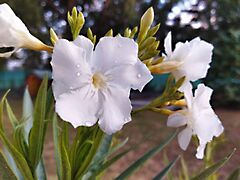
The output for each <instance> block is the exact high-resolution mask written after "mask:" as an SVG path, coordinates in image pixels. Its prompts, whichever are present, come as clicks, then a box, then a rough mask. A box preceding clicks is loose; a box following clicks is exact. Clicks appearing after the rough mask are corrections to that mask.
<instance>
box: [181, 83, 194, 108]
mask: <svg viewBox="0 0 240 180" xmlns="http://www.w3.org/2000/svg"><path fill="white" fill-rule="evenodd" d="M181 90H182V92H183V93H184V99H185V101H186V102H187V107H188V109H189V110H191V109H192V103H193V92H192V84H191V83H190V82H188V83H184V86H183V87H181Z"/></svg>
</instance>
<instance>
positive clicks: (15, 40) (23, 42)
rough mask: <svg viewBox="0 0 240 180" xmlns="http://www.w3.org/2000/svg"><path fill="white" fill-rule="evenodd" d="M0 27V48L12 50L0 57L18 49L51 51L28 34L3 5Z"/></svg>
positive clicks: (10, 10)
mask: <svg viewBox="0 0 240 180" xmlns="http://www.w3.org/2000/svg"><path fill="white" fill-rule="evenodd" d="M0 27H1V28H0V48H7V47H8V48H9V47H10V48H12V49H11V51H10V52H5V53H0V57H9V56H11V54H12V53H14V52H15V51H17V50H18V49H19V48H28V49H33V50H47V51H50V50H51V48H50V47H48V46H46V45H45V44H43V43H42V42H41V41H40V40H38V39H37V38H36V37H34V36H32V35H31V34H30V32H29V31H28V29H27V27H26V26H25V25H24V23H23V22H22V21H21V20H20V19H19V18H18V17H17V16H16V15H15V13H14V12H13V11H12V9H11V8H10V7H9V6H8V5H7V4H5V3H4V4H1V5H0Z"/></svg>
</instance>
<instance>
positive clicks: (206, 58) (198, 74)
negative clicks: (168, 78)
mask: <svg viewBox="0 0 240 180" xmlns="http://www.w3.org/2000/svg"><path fill="white" fill-rule="evenodd" d="M187 49H189V53H188V55H187V56H186V57H185V58H184V64H183V65H182V66H181V68H179V71H181V72H182V73H183V74H184V75H185V76H186V77H187V78H188V80H190V81H196V80H198V79H201V78H204V77H206V75H207V71H208V69H209V67H210V66H209V63H210V62H211V58H212V50H213V46H212V45H211V44H209V43H207V42H205V41H202V40H200V39H199V38H195V39H193V40H192V41H191V42H189V47H188V48H187Z"/></svg>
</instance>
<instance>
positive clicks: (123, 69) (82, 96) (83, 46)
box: [51, 36, 152, 134]
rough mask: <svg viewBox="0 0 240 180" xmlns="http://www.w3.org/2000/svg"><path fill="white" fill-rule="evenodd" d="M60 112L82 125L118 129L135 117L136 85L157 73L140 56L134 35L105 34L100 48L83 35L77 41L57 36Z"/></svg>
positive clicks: (54, 60) (55, 83) (55, 71)
mask: <svg viewBox="0 0 240 180" xmlns="http://www.w3.org/2000/svg"><path fill="white" fill-rule="evenodd" d="M51 64H52V68H53V92H54V97H55V100H56V112H57V113H58V114H59V116H60V117H61V118H62V119H63V120H65V121H68V122H70V123H71V124H72V125H73V126H74V127H75V128H76V127H78V126H93V125H94V124H95V123H96V122H97V121H98V124H99V126H100V128H101V129H102V130H103V131H104V132H106V133H107V134H112V133H114V132H116V131H118V130H120V129H121V128H122V126H123V125H124V124H125V123H127V122H129V121H130V120H131V115H130V113H131V110H132V106H131V102H130V99H129V94H130V89H131V88H132V89H138V90H140V91H141V90H142V89H143V87H144V86H145V85H146V84H147V83H148V82H149V81H150V80H151V79H152V75H151V73H150V71H149V70H148V68H147V67H146V66H145V64H143V63H142V62H141V61H140V60H139V59H138V45H137V43H135V42H134V41H133V40H132V39H129V38H124V37H121V36H117V37H103V38H101V39H100V41H99V43H98V44H97V46H96V48H95V50H94V45H93V44H92V42H91V41H90V40H89V39H87V38H86V37H84V36H78V38H77V39H76V40H74V41H73V42H69V41H67V40H64V39H60V40H58V41H57V42H56V44H55V47H54V50H53V58H52V61H51Z"/></svg>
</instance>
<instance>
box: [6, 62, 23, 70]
mask: <svg viewBox="0 0 240 180" xmlns="http://www.w3.org/2000/svg"><path fill="white" fill-rule="evenodd" d="M23 64H24V61H22V60H17V59H10V60H9V61H7V65H6V69H7V70H9V71H13V70H16V69H21V68H22V67H23Z"/></svg>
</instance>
